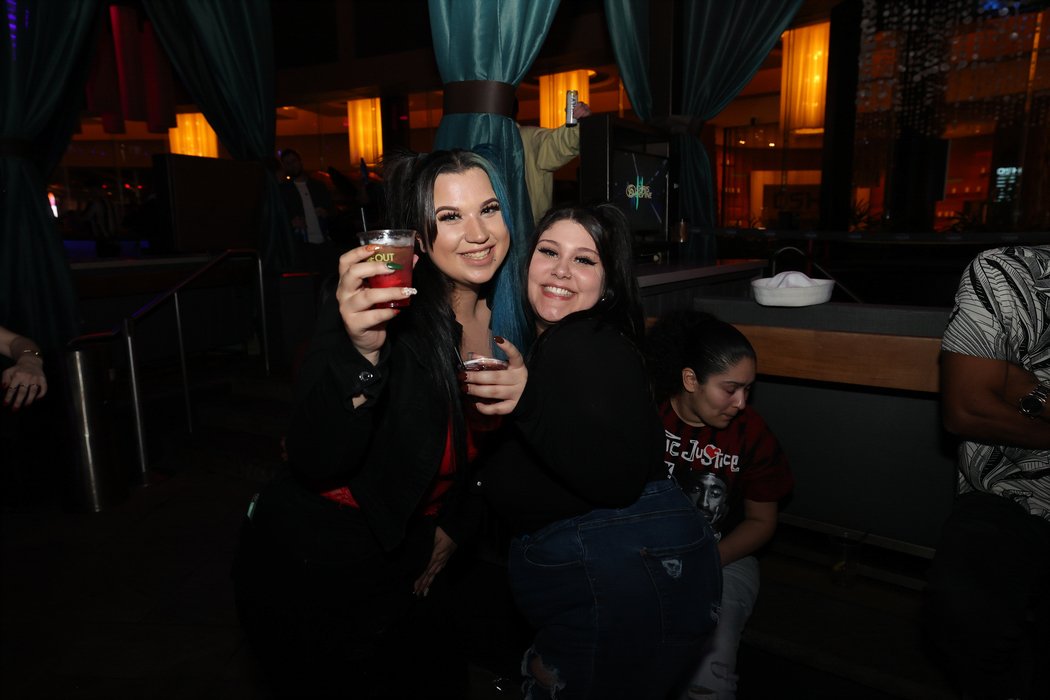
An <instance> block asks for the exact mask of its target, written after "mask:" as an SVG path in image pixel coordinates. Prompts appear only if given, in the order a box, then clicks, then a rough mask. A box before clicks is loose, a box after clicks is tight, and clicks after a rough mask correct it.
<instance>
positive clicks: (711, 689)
mask: <svg viewBox="0 0 1050 700" xmlns="http://www.w3.org/2000/svg"><path fill="white" fill-rule="evenodd" d="M758 586H759V567H758V559H756V558H755V557H754V556H747V557H744V558H743V559H737V560H736V561H734V562H732V563H730V564H728V565H727V566H725V567H723V569H722V610H721V614H720V615H719V619H718V627H717V628H716V629H715V632H714V634H712V635H711V638H710V639H709V640H708V642H707V645H706V646H705V647H704V651H703V652H702V655H703V657H702V658H703V660H702V661H701V662H700V665H699V666H698V667H697V668H696V672H695V673H694V674H693V680H692V681H690V683H689V690H688V692H687V693H684V694H683V695H682V696H681V698H680V700H733V699H734V698H736V686H737V680H739V676H738V675H737V673H736V654H737V649H738V648H739V647H740V637H741V635H742V634H743V633H744V626H745V625H747V621H748V620H749V619H750V618H751V611H752V610H754V608H755V601H756V600H757V599H758Z"/></svg>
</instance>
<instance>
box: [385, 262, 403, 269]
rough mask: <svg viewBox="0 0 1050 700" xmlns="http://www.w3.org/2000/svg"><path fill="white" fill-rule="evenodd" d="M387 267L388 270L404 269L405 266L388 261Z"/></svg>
mask: <svg viewBox="0 0 1050 700" xmlns="http://www.w3.org/2000/svg"><path fill="white" fill-rule="evenodd" d="M386 269H388V270H404V269H405V266H404V265H398V264H397V263H396V262H388V263H387V264H386Z"/></svg>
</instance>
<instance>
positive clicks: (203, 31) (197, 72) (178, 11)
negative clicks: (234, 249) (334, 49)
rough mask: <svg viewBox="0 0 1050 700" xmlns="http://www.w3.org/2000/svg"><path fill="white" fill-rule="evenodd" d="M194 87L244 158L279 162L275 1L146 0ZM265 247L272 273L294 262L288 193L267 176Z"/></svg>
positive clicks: (225, 140)
mask: <svg viewBox="0 0 1050 700" xmlns="http://www.w3.org/2000/svg"><path fill="white" fill-rule="evenodd" d="M143 5H144V6H145V8H146V12H147V14H149V17H150V19H151V20H152V22H153V27H154V29H155V30H156V33H157V37H158V39H160V43H161V45H163V46H164V50H165V51H167V53H168V58H169V59H171V63H172V65H173V66H174V68H175V71H176V72H177V73H178V74H179V77H180V78H181V79H182V82H183V84H184V85H185V86H186V89H187V90H189V92H190V94H191V95H192V97H193V99H194V101H195V102H196V103H197V105H198V107H200V110H201V112H202V113H203V114H204V117H205V119H207V120H208V123H210V124H211V125H212V128H214V129H215V133H216V135H217V136H218V137H219V139H220V140H221V141H222V144H223V145H224V146H225V147H226V149H227V150H228V151H229V152H230V155H232V156H233V157H234V158H236V159H237V160H245V161H256V162H259V163H262V164H263V165H268V164H269V163H270V162H271V161H272V160H273V158H274V142H275V139H276V119H277V117H276V105H275V103H274V61H273V27H272V26H271V24H272V23H271V19H270V3H269V0H183V1H182V2H177V3H176V2H168V0H143ZM265 181H266V192H265V194H264V200H263V209H264V210H263V212H262V216H261V218H262V230H261V232H260V245H259V247H260V249H261V250H262V254H263V258H264V260H265V262H266V266H267V268H268V269H269V270H271V271H277V270H285V269H287V268H288V267H289V266H290V264H291V261H292V240H291V236H290V235H289V232H288V231H287V224H286V221H285V218H284V210H283V206H282V204H281V197H280V191H279V189H278V186H277V180H276V178H274V177H267V178H265Z"/></svg>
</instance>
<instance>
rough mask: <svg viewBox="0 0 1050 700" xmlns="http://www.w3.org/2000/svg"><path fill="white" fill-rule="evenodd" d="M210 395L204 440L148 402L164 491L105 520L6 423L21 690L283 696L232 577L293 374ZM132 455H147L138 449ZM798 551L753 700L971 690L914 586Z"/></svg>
mask: <svg viewBox="0 0 1050 700" xmlns="http://www.w3.org/2000/svg"><path fill="white" fill-rule="evenodd" d="M199 394H200V395H199V396H197V399H196V401H195V404H194V406H195V410H196V415H195V425H196V428H195V431H194V433H193V435H192V436H190V435H186V434H185V429H184V427H183V426H184V418H183V417H182V415H181V414H180V413H179V409H176V410H173V411H172V410H166V409H165V408H164V406H169V407H170V406H176V407H180V408H181V398H179V397H177V396H176V397H175V398H172V397H170V396H169V397H166V398H162V399H160V400H158V401H154V402H152V403H150V404H147V414H148V416H147V425H148V426H150V457H151V467H152V469H153V470H154V477H153V479H152V483H151V485H149V486H147V487H135V488H132V489H131V490H130V491H129V493H128V496H127V497H126V498H125V499H124V500H122V501H121V502H119V503H115V504H112V505H110V506H109V507H107V508H105V509H104V510H103V511H102V512H98V513H89V512H85V511H84V509H83V508H80V509H75V508H73V507H72V505H73V504H72V503H71V501H70V499H69V494H68V493H66V491H64V490H63V489H56V488H46V486H47V485H48V484H53V481H49V480H52V479H58V478H60V477H59V476H57V475H56V474H57V473H58V472H57V471H56V467H55V463H54V462H55V460H56V459H58V461H61V460H60V459H59V458H58V456H57V455H59V453H60V452H61V449H60V448H61V444H62V443H61V441H60V440H57V439H56V440H55V441H54V443H53V444H51V445H48V444H46V442H47V439H46V435H47V434H48V433H47V431H46V430H44V431H42V430H40V429H39V428H37V429H33V421H32V420H28V419H26V422H25V425H24V426H23V427H25V429H24V430H22V431H21V433H13V432H12V431H11V430H10V429H7V431H6V440H7V447H8V448H10V447H11V445H12V444H14V445H15V449H14V450H13V452H9V454H8V455H7V456H8V457H10V456H11V454H13V455H14V456H15V458H16V459H15V460H10V461H9V460H6V459H5V469H10V470H12V471H15V470H25V469H26V468H33V469H37V470H38V471H37V472H35V473H34V474H31V475H29V476H28V477H27V478H22V479H15V480H14V481H12V480H10V479H8V480H7V481H5V484H6V485H7V486H8V488H7V490H6V492H5V499H4V502H5V506H4V509H3V513H2V530H0V535H2V562H0V565H2V570H3V576H2V599H0V606H2V607H0V639H2V656H0V694H2V696H3V697H4V698H7V699H9V700H10V699H14V698H64V699H65V698H68V699H70V700H72V699H76V698H160V699H166V698H172V699H175V698H179V699H183V698H267V697H269V694H268V692H267V688H266V684H265V683H264V682H263V679H262V676H261V674H260V671H259V669H258V668H257V667H256V666H255V664H254V662H253V660H252V658H251V657H250V655H249V654H248V653H247V650H246V648H245V644H244V640H243V638H242V635H241V632H240V630H239V628H238V626H237V621H236V617H235V614H234V609H233V593H232V587H231V585H230V579H229V567H230V561H231V554H232V551H233V547H234V543H235V540H236V535H237V530H238V526H239V524H240V522H241V518H242V515H243V513H244V509H245V506H246V505H247V503H248V499H249V497H250V496H251V494H252V493H254V491H255V490H256V489H257V487H258V486H259V485H260V484H261V483H262V482H263V481H264V480H265V479H266V478H267V477H268V476H269V475H270V474H272V473H273V471H274V469H275V468H276V467H277V466H278V464H279V453H280V448H279V435H280V434H281V426H282V424H283V419H284V416H285V415H286V412H287V410H288V398H289V396H290V387H289V382H288V381H287V380H286V379H282V378H270V379H261V378H258V375H256V377H255V378H252V377H248V378H244V377H242V378H239V379H234V380H232V381H230V382H227V385H226V387H225V388H223V389H215V387H214V386H213V387H212V388H210V389H208V390H206V391H203V392H199ZM51 398H52V400H54V401H56V402H57V401H58V399H57V398H55V396H52V397H51ZM27 413H28V412H23V414H24V415H25V414H27ZM52 413H56V415H57V412H55V411H54V410H53V409H52ZM24 415H23V416H22V418H23V419H24ZM40 415H42V416H43V415H47V414H46V412H45V411H44V410H43V409H42V408H41V413H40ZM9 424H10V422H9ZM26 426H28V427H26ZM128 435H130V434H129V433H125V437H124V438H122V439H121V441H122V442H127V443H128V444H129V445H130V442H131V441H130V438H129V437H128ZM40 439H43V440H44V442H45V444H29V445H27V444H26V443H27V442H30V441H34V440H40ZM116 453H117V454H118V455H120V457H119V459H121V460H123V461H124V462H125V463H127V464H132V463H133V462H132V461H131V459H130V457H131V455H132V454H133V451H131V450H129V449H123V450H119V451H117V452H116ZM33 455H48V456H50V457H51V459H48V460H47V462H48V463H47V464H40V460H39V459H36V460H34V457H33ZM51 471H56V473H55V474H52V473H50V472H51ZM42 486H44V487H45V488H42ZM782 534H783V535H784V540H785V542H786V543H788V544H791V537H792V536H791V535H790V533H783V532H782ZM794 545H795V546H794V549H792V547H781V548H779V549H774V550H773V551H771V552H769V553H768V554H767V555H766V556H765V558H764V561H763V584H762V586H763V589H762V593H761V596H760V598H759V604H758V607H757V609H756V611H755V614H754V616H753V618H752V621H751V624H750V625H749V628H748V630H747V633H746V637H745V642H744V645H743V647H742V649H741V652H740V659H739V668H740V673H741V682H740V692H739V697H740V698H741V699H742V700H757V699H760V698H774V697H776V698H782V697H787V698H795V697H798V698H802V697H805V698H851V699H860V700H865V699H871V700H878V699H884V698H914V699H916V700H918V699H922V700H938V699H940V698H945V699H947V698H952V697H955V696H954V695H952V694H951V693H950V692H949V691H948V689H947V686H946V685H945V683H944V680H943V678H942V677H941V676H940V675H939V673H938V672H937V671H936V670H935V669H934V668H933V667H932V666H931V665H930V663H929V662H928V660H927V659H926V657H925V656H924V655H923V653H922V650H921V647H920V643H919V638H918V634H917V632H916V629H915V624H914V622H915V615H916V609H917V603H918V594H917V593H916V592H915V591H914V590H909V589H908V588H906V587H899V586H890V585H885V584H880V583H878V582H875V581H872V580H869V579H866V578H864V577H861V578H860V579H858V580H857V581H856V582H855V583H853V585H851V586H849V587H843V586H839V585H836V584H835V582H834V581H833V580H832V577H831V571H830V568H829V567H828V566H826V565H825V564H824V563H823V562H822V561H821V556H822V555H821V552H820V551H816V550H819V547H816V549H814V545H813V543H812V542H811V541H805V538H798V539H797V540H796V541H795V542H794ZM799 547H809V549H810V554H812V555H813V556H797V554H798V551H799V549H798V548H799ZM792 552H793V553H792ZM504 670H505V669H504ZM472 679H473V682H472V691H471V695H470V700H485V699H487V698H507V697H515V696H516V681H514V680H511V681H509V682H508V681H507V680H503V681H498V680H497V679H496V674H495V673H494V672H492V671H490V670H488V668H484V667H482V666H481V665H477V666H475V667H474V668H473V670H472ZM402 680H409V681H412V680H413V679H402ZM501 688H502V689H503V690H501ZM424 696H425V685H424V684H423V682H422V681H420V693H419V694H418V697H424Z"/></svg>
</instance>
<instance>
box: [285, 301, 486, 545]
mask: <svg viewBox="0 0 1050 700" xmlns="http://www.w3.org/2000/svg"><path fill="white" fill-rule="evenodd" d="M425 342H426V341H425V339H422V338H420V337H418V334H417V333H416V332H415V330H414V329H413V328H412V327H411V324H401V325H399V326H398V328H397V329H396V332H393V331H392V332H391V335H390V337H389V339H388V342H387V344H386V346H384V348H383V351H382V353H381V356H380V361H379V364H378V365H376V366H372V364H371V363H370V362H368V361H367V360H366V359H365V358H364V357H362V356H361V354H360V353H359V352H357V349H356V348H355V347H354V346H353V343H352V342H351V341H350V339H349V337H348V336H347V334H346V330H345V329H344V327H343V323H342V318H341V317H340V316H339V311H338V306H337V305H336V303H335V301H334V295H333V297H332V298H331V299H330V300H329V303H326V304H325V306H324V307H323V308H322V310H321V314H320V316H319V320H318V327H317V330H316V332H315V335H314V338H313V341H312V343H311V347H310V350H309V352H308V353H307V356H306V358H305V359H304V362H303V367H302V371H301V374H300V378H299V382H298V389H297V397H296V405H295V410H294V412H293V416H292V420H291V424H290V427H289V432H288V437H287V448H288V457H289V463H290V464H291V467H292V470H293V473H295V474H296V476H297V477H298V478H299V480H300V481H301V482H302V483H304V484H305V485H306V486H307V487H308V488H310V489H312V490H314V491H316V492H318V493H320V492H322V491H326V490H329V489H334V488H338V487H341V486H348V487H349V488H350V491H351V492H352V493H353V496H354V499H355V500H356V501H357V503H358V504H359V505H360V508H361V511H362V512H363V513H364V515H365V517H366V518H367V520H368V523H369V526H370V528H371V529H372V531H373V533H374V534H375V536H376V538H377V540H378V541H379V543H380V544H381V545H382V546H383V548H385V549H387V550H390V549H393V548H394V547H396V546H397V545H398V544H399V543H400V542H401V540H402V539H403V537H404V534H405V531H406V529H407V527H408V525H409V522H410V520H411V519H412V517H413V516H414V515H416V514H417V512H418V509H419V507H420V503H421V501H422V499H423V497H424V496H425V495H426V493H427V492H428V490H429V488H430V486H431V484H432V483H433V481H434V477H435V476H436V474H437V472H438V468H439V467H440V465H441V460H442V456H443V454H444V450H445V445H446V442H447V440H448V434H449V415H450V414H449V405H448V399H447V398H446V397H445V396H444V395H443V393H442V390H441V388H440V386H439V384H438V382H437V381H436V380H435V379H434V378H433V377H432V376H431V375H430V373H429V372H428V371H427V369H426V367H425V365H424V363H423V361H422V359H421V357H422V348H425V347H426V346H425V345H424V343H425ZM361 393H364V394H365V395H366V396H367V397H368V400H367V402H366V403H365V404H364V405H363V406H359V407H358V408H356V409H355V408H354V406H353V397H354V396H356V395H359V394H361ZM463 453H465V450H464V452H462V453H461V454H463ZM466 478H467V465H457V470H456V475H455V481H454V485H453V488H452V490H450V491H449V493H448V494H447V495H446V499H445V500H446V506H445V508H444V509H443V510H442V512H441V514H440V515H439V518H438V522H439V524H440V525H441V527H442V528H443V529H444V530H445V531H446V532H447V533H448V534H449V536H450V537H452V538H453V539H454V540H456V541H460V539H461V537H463V536H464V535H465V534H466V533H465V532H464V531H465V530H469V529H470V528H471V527H472V526H473V525H472V523H471V522H470V518H472V517H474V513H473V511H470V512H465V511H464V507H463V498H464V496H465V493H466V491H467V489H466V486H465V480H466ZM468 510H469V509H468Z"/></svg>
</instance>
